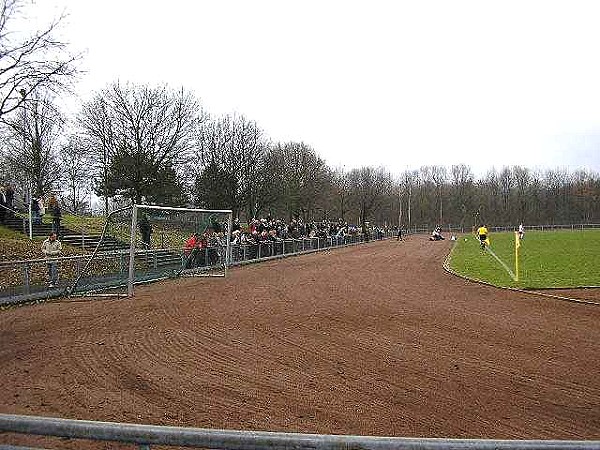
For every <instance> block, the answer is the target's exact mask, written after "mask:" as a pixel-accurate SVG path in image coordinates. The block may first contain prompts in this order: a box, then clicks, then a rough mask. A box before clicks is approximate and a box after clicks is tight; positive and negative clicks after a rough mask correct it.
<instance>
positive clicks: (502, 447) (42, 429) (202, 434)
mask: <svg viewBox="0 0 600 450" xmlns="http://www.w3.org/2000/svg"><path fill="white" fill-rule="evenodd" d="M0 431H3V432H11V433H20V434H27V435H43V436H54V437H60V438H70V439H87V440H92V441H111V442H120V443H123V444H136V445H138V446H140V448H143V449H148V448H150V446H151V445H161V446H176V447H194V448H210V449H226V450H284V449H286V450H289V449H294V450H342V449H345V450H349V449H356V450H358V449H361V450H392V449H394V450H399V449H411V450H417V449H418V450H427V449H430V450H463V449H465V450H466V449H490V450H491V449H498V450H509V449H514V450H525V449H538V450H557V449H563V450H598V449H600V441H569V440H546V441H544V440H537V441H534V440H485V439H421V438H402V437H374V436H344V435H327V434H302V433H274V432H265V431H234V430H218V429H206V428H183V427H169V426H155V425H136V424H126V423H113V422H94V421H87V420H70V419H56V418H50V417H35V416H22V415H10V414H0ZM0 448H2V447H1V445H0ZM11 448H15V447H11Z"/></svg>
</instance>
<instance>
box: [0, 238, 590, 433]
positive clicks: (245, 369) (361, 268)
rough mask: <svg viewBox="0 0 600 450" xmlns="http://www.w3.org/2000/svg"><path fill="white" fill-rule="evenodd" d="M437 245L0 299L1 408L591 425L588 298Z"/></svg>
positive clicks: (200, 420)
mask: <svg viewBox="0 0 600 450" xmlns="http://www.w3.org/2000/svg"><path fill="white" fill-rule="evenodd" d="M449 247H450V243H449V242H435V243H432V242H428V241H426V240H425V239H424V238H423V237H417V236H412V237H410V238H409V240H407V241H403V242H397V241H395V240H392V241H387V242H373V243H369V244H367V245H363V246H359V247H350V248H344V249H337V250H333V251H331V252H323V253H315V254H310V255H304V256H299V257H293V258H287V259H284V260H276V261H270V262H264V263H261V264H255V265H249V266H245V267H238V268H234V269H232V270H231V271H230V272H229V273H228V277H227V278H226V279H214V278H186V279H179V280H174V281H168V282H161V283H156V284H152V285H147V286H144V287H140V288H137V290H136V297H135V298H134V299H108V300H106V299H104V300H93V301H92V300H85V301H62V302H54V303H47V304H41V305H36V306H24V307H19V308H11V309H8V310H5V311H0V342H1V348H0V380H2V387H1V390H0V392H1V396H0V412H1V413H10V414H29V415H41V416H52V417H64V418H72V419H90V420H102V421H118V422H133V423H144V424H157V425H177V426H192V427H202V428H226V429H244V430H267V431H290V432H307V433H328V434H329V433H331V434H354V435H385V436H406V437H455V438H494V439H600V406H599V405H600V306H593V305H585V304H577V303H570V302H565V301H560V300H553V299H548V298H541V297H536V296H533V295H529V294H522V293H519V292H511V291H505V290H499V289H495V288H492V287H488V286H482V285H479V284H475V283H471V282H467V281H465V280H462V279H460V278H457V277H455V276H453V275H451V274H448V273H446V272H444V270H443V269H442V262H443V259H444V257H445V256H446V254H447V252H448V250H449ZM14 442H17V438H15V437H13V436H11V435H4V437H3V436H2V435H0V443H14ZM18 442H19V443H21V442H23V441H18ZM26 442H27V443H32V442H33V443H34V444H39V442H40V441H35V440H33V441H32V440H29V441H26Z"/></svg>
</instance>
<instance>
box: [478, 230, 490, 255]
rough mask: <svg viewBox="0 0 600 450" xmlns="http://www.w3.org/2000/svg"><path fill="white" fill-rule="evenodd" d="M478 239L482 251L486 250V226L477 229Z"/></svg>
mask: <svg viewBox="0 0 600 450" xmlns="http://www.w3.org/2000/svg"><path fill="white" fill-rule="evenodd" d="M477 237H478V238H479V242H481V249H482V250H485V244H486V243H487V242H488V229H487V228H486V227H485V225H481V226H480V227H479V228H478V229H477Z"/></svg>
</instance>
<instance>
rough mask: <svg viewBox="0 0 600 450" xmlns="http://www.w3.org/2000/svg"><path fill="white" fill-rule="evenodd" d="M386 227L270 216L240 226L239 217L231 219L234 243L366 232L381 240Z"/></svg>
mask: <svg viewBox="0 0 600 450" xmlns="http://www.w3.org/2000/svg"><path fill="white" fill-rule="evenodd" d="M384 232H385V230H384V229H383V228H380V227H370V226H369V224H368V223H367V224H366V226H365V227H364V229H362V228H361V227H358V226H356V225H352V224H348V222H346V221H344V220H342V219H339V220H337V221H331V220H322V221H311V222H304V221H303V220H302V219H292V220H290V221H289V222H286V221H284V220H281V219H273V218H271V217H267V218H262V219H256V218H255V219H252V220H251V221H250V222H249V223H248V224H247V225H246V226H242V224H241V223H240V221H239V219H236V220H235V221H234V222H233V227H232V232H231V241H232V243H233V244H257V243H261V242H266V241H281V240H285V239H312V238H324V239H327V238H338V239H340V238H344V237H345V236H358V235H360V234H363V235H365V238H367V239H369V238H374V239H381V238H382V237H383V235H384Z"/></svg>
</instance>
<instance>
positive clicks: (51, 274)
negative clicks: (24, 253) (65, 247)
mask: <svg viewBox="0 0 600 450" xmlns="http://www.w3.org/2000/svg"><path fill="white" fill-rule="evenodd" d="M61 252H62V244H61V243H60V241H59V240H58V239H57V237H56V233H54V232H52V233H50V235H49V236H48V238H47V239H46V240H45V241H44V242H42V253H43V254H44V256H45V257H46V258H48V261H47V264H48V287H54V286H56V284H57V283H58V266H57V264H56V259H51V258H56V257H58V256H60V254H61Z"/></svg>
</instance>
